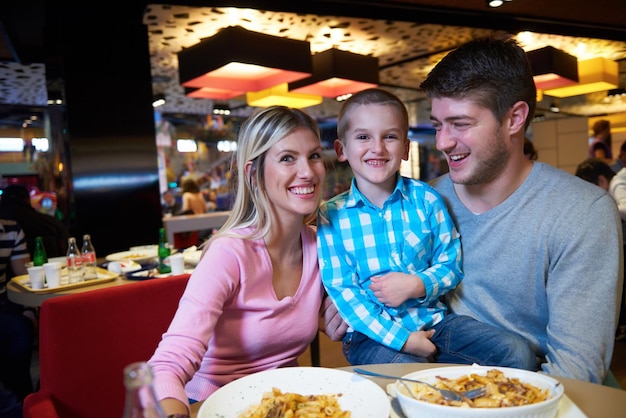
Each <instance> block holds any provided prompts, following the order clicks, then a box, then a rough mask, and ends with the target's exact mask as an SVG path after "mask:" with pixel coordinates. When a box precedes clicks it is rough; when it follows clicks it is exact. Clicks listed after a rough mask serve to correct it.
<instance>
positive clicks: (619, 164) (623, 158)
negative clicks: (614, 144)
mask: <svg viewBox="0 0 626 418" xmlns="http://www.w3.org/2000/svg"><path fill="white" fill-rule="evenodd" d="M624 167H626V141H624V142H622V145H621V146H620V147H619V155H618V156H617V158H616V159H615V161H613V163H612V164H611V170H613V171H615V172H616V173H617V172H618V171H620V170H621V169H622V168H624Z"/></svg>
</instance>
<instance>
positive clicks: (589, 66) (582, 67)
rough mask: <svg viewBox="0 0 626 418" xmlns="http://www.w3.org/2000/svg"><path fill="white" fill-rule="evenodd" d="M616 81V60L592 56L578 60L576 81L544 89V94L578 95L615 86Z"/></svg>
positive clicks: (556, 95) (557, 95)
mask: <svg viewBox="0 0 626 418" xmlns="http://www.w3.org/2000/svg"><path fill="white" fill-rule="evenodd" d="M618 81H619V69H618V65H617V62H615V61H611V60H608V59H605V58H592V59H589V60H584V61H578V83H576V84H573V85H571V86H566V87H561V88H558V89H549V90H548V89H546V90H544V94H546V95H548V96H554V97H570V96H579V95H581V94H589V93H595V92H598V91H604V90H611V89H614V88H617V85H618Z"/></svg>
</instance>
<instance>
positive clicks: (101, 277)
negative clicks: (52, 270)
mask: <svg viewBox="0 0 626 418" xmlns="http://www.w3.org/2000/svg"><path fill="white" fill-rule="evenodd" d="M96 272H97V274H98V278H97V279H92V280H86V281H84V282H79V283H71V284H66V285H62V286H57V287H53V288H52V289H48V288H47V285H44V288H43V289H31V287H30V278H29V277H28V274H24V275H22V276H16V277H14V278H13V279H12V281H13V282H14V283H15V284H16V285H18V286H19V287H21V288H22V289H24V290H27V291H29V292H31V293H38V294H42V293H54V292H62V291H64V290H70V289H77V288H79V287H86V286H93V285H96V284H102V283H106V282H111V281H113V280H115V279H117V277H118V274H117V273H113V272H111V271H108V270H105V269H103V268H101V267H96ZM61 275H67V269H66V268H64V269H61Z"/></svg>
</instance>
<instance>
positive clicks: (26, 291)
mask: <svg viewBox="0 0 626 418" xmlns="http://www.w3.org/2000/svg"><path fill="white" fill-rule="evenodd" d="M194 254H195V252H194ZM191 255H192V254H191V253H190V256H191ZM153 261H154V260H153ZM196 261H197V260H195V259H194V260H193V262H192V263H190V262H188V259H187V258H185V265H184V273H185V274H191V273H192V272H193V269H194V268H195V264H196ZM98 265H99V267H98V269H97V271H98V279H96V280H86V281H84V282H81V283H77V284H74V285H67V286H61V287H59V288H55V289H54V290H51V289H42V290H31V289H30V288H29V286H26V285H24V284H23V283H24V281H25V280H28V278H27V277H24V276H18V277H15V278H13V279H12V280H10V281H9V282H8V283H7V285H6V290H7V297H8V298H9V300H10V301H11V302H13V303H17V304H19V305H23V306H28V307H33V308H39V307H41V305H42V304H43V302H44V301H45V300H46V299H50V298H55V297H59V296H64V295H73V294H76V293H83V292H88V291H92V290H98V289H104V288H107V287H112V286H123V285H128V284H132V283H137V282H139V281H142V280H158V279H159V278H160V277H165V276H166V275H156V276H147V277H145V278H144V277H142V276H140V275H139V274H136V275H133V272H131V273H130V274H129V275H128V276H127V275H126V274H124V273H122V274H117V273H114V272H111V271H109V270H107V269H106V266H107V260H106V259H99V260H98ZM129 277H130V278H129ZM20 283H22V284H20Z"/></svg>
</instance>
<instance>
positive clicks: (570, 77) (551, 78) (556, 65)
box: [526, 46, 578, 94]
mask: <svg viewBox="0 0 626 418" xmlns="http://www.w3.org/2000/svg"><path fill="white" fill-rule="evenodd" d="M526 56H527V57H528V62H529V63H530V67H531V68H532V71H533V78H534V79H535V86H536V87H537V89H539V90H544V91H545V90H547V89H554V88H557V87H563V86H567V85H571V84H574V83H576V82H578V60H577V59H576V57H575V56H573V55H570V54H568V53H566V52H563V51H561V50H560V49H556V48H554V47H552V46H546V47H544V48H539V49H535V50H533V51H528V52H527V53H526ZM546 94H547V93H546Z"/></svg>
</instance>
